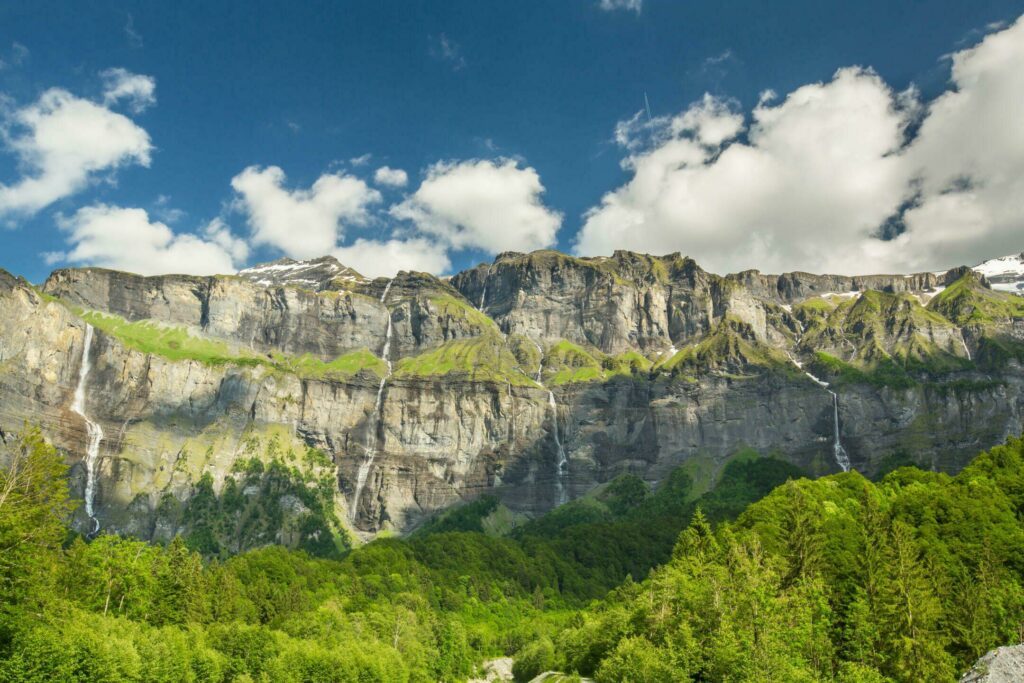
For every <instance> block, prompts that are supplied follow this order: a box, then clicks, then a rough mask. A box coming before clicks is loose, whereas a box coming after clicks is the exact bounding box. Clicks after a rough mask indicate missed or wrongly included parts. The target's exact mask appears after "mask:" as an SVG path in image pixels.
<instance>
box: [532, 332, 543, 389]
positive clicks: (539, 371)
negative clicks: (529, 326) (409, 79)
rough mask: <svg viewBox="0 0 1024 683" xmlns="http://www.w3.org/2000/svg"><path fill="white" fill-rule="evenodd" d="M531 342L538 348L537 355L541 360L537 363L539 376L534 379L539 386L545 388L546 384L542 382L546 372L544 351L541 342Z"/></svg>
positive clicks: (534, 340) (533, 340)
mask: <svg viewBox="0 0 1024 683" xmlns="http://www.w3.org/2000/svg"><path fill="white" fill-rule="evenodd" d="M530 341H532V342H533V345H534V346H536V347H537V353H538V354H539V355H540V360H539V361H537V376H536V377H535V378H534V381H536V382H537V384H539V385H541V386H544V382H542V381H541V374H542V373H543V372H544V349H542V348H541V347H540V342H538V341H537V340H536V339H531V340H530Z"/></svg>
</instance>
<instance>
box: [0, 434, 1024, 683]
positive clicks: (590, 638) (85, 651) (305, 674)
mask: <svg viewBox="0 0 1024 683" xmlns="http://www.w3.org/2000/svg"><path fill="white" fill-rule="evenodd" d="M9 451H10V454H9V457H7V458H6V465H5V467H4V468H3V469H2V470H0V681H3V682H7V681H40V682H41V681H225V682H227V681H239V682H241V681H294V682H305V681H308V682H310V683H314V682H316V683H319V682H327V681H464V680H467V679H468V678H470V677H472V676H473V675H475V674H477V673H479V666H480V664H481V662H483V661H484V660H487V659H489V658H493V657H499V656H511V657H514V658H515V664H514V673H515V675H516V678H517V680H524V681H525V680H530V679H531V678H532V677H534V676H535V675H537V674H539V673H541V672H544V671H549V670H557V671H562V672H565V673H566V674H567V675H568V676H570V677H573V676H586V677H592V678H594V679H595V680H597V681H602V682H603V681H643V682H655V681H685V680H695V681H779V680H787V681H844V682H850V683H852V682H855V681H856V682H874V681H922V680H928V681H944V680H955V679H956V678H957V677H958V676H959V674H960V673H962V672H963V671H964V670H966V669H967V668H968V667H969V666H970V665H971V664H972V663H973V662H974V660H975V659H976V658H977V657H978V656H980V655H981V654H983V653H984V652H985V651H987V650H989V649H991V648H993V647H995V646H998V645H1005V644H1012V643H1017V642H1020V641H1021V639H1022V635H1024V586H1022V580H1024V527H1022V514H1024V441H1022V440H1021V439H1013V438H1011V439H1010V440H1009V441H1008V442H1007V443H1006V444H1005V445H1002V446H998V447H996V448H993V449H992V450H990V451H988V452H985V453H981V454H979V455H978V456H977V457H976V458H975V459H974V460H973V462H972V463H971V464H970V465H969V466H968V467H967V468H965V469H964V470H963V471H962V472H960V473H959V474H957V475H956V476H950V475H947V474H941V473H935V472H926V471H923V470H919V469H915V468H911V467H898V468H896V469H894V470H893V471H891V472H888V473H887V474H885V475H884V476H882V477H881V478H879V479H878V480H877V481H869V480H868V479H866V478H864V477H863V476H861V475H860V474H858V473H856V472H849V473H843V474H838V475H833V476H828V477H824V478H821V479H817V480H811V479H807V478H805V477H803V475H802V473H801V472H800V471H799V470H798V469H796V468H795V467H793V466H792V465H788V464H786V463H784V462H782V461H780V460H777V459H774V458H771V457H759V456H758V455H757V454H753V453H746V454H743V457H736V458H734V459H732V460H731V461H730V462H729V464H728V465H726V466H725V467H724V468H723V470H722V472H721V473H720V475H719V476H718V477H717V480H716V482H715V484H714V486H713V487H712V488H711V489H710V490H708V491H705V492H703V493H699V492H698V491H697V490H696V489H695V487H694V483H693V480H692V479H691V477H690V476H689V474H687V472H686V471H684V470H683V469H678V470H676V471H675V472H673V474H672V475H671V476H670V477H668V478H667V479H666V480H665V481H664V482H662V483H661V484H660V485H659V486H658V487H657V488H656V489H655V490H653V491H652V490H650V489H649V488H648V486H647V485H646V484H645V483H644V482H643V481H641V480H640V479H637V478H635V477H631V476H621V477H619V478H617V479H615V480H613V481H612V482H610V483H609V484H607V485H606V486H604V487H601V488H600V489H599V490H597V491H596V492H594V493H593V494H592V495H588V496H586V497H584V498H581V499H579V500H576V501H573V502H571V503H568V504H566V505H563V506H561V507H559V508H556V509H555V510H553V511H552V512H550V513H548V514H547V515H544V516H543V517H540V518H537V519H534V520H530V521H525V522H524V523H521V524H518V525H514V526H513V528H511V529H506V530H505V532H504V533H502V534H497V533H495V532H494V530H493V529H492V528H491V527H490V525H489V524H488V523H487V520H489V519H492V518H493V516H494V514H495V513H496V511H497V510H498V508H499V507H500V505H499V503H498V501H497V500H496V499H493V498H486V497H485V498H481V499H478V500H477V501H474V502H472V503H469V504H466V505H464V506H462V507H459V508H455V509H454V510H451V511H449V512H448V513H445V514H443V515H440V516H438V517H437V518H435V519H433V520H431V521H430V522H429V523H427V524H426V525H424V526H423V527H422V528H421V529H419V530H418V531H417V532H416V533H414V534H412V535H410V536H407V537H404V538H382V539H378V540H376V541H373V542H371V543H368V544H365V545H362V546H358V547H354V548H349V547H348V546H347V545H346V544H344V543H341V544H339V543H305V544H303V545H301V546H300V547H299V548H298V549H291V550H289V549H286V548H283V547H280V546H273V545H270V546H265V547H259V548H254V549H250V550H246V551H244V552H238V553H230V552H225V551H224V550H223V548H222V547H221V545H220V544H217V543H213V542H212V541H211V538H212V535H211V533H210V531H209V530H210V529H211V528H216V527H217V526H218V524H219V523H220V522H222V521H223V520H220V519H219V517H221V516H231V515H236V516H237V515H238V514H239V511H238V509H237V506H234V507H233V506H232V505H227V504H223V501H218V500H217V497H216V496H214V495H213V494H212V492H206V495H207V498H208V499H209V500H207V503H206V504H204V505H203V506H202V511H192V512H189V513H188V514H204V515H206V516H207V519H206V520H205V521H204V523H203V524H197V525H195V526H194V528H196V529H197V530H198V531H197V532H196V533H194V534H192V535H190V536H186V537H181V536H178V537H176V538H174V540H173V541H171V542H170V543H168V544H166V545H159V544H149V543H145V542H142V541H138V540H132V539H129V538H122V537H119V536H115V535H105V534H102V533H101V534H100V535H98V536H97V537H95V538H92V539H87V538H83V537H82V536H80V535H77V534H75V533H74V532H73V531H71V530H70V527H69V526H68V521H69V518H70V515H71V513H72V512H73V511H74V509H75V508H76V507H77V506H78V505H79V504H80V502H79V501H77V500H74V499H72V498H71V497H70V496H69V492H68V486H67V467H66V465H65V464H64V463H63V461H62V459H61V457H60V456H59V454H58V453H57V451H56V450H55V449H54V448H53V447H52V446H50V445H49V444H48V443H47V442H46V441H45V439H44V438H43V437H42V435H41V433H40V431H39V430H38V429H34V428H30V427H26V428H25V429H24V431H23V432H22V433H21V434H20V435H18V436H17V438H16V439H15V440H14V441H13V443H12V445H11V447H10V448H9ZM339 548H340V550H339Z"/></svg>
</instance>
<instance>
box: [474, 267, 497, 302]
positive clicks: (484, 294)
mask: <svg viewBox="0 0 1024 683" xmlns="http://www.w3.org/2000/svg"><path fill="white" fill-rule="evenodd" d="M492 270H494V264H493V263H492V264H491V266H490V268H488V269H487V274H486V275H484V291H483V292H481V293H480V305H479V306H477V308H478V309H480V310H481V311H482V310H484V304H485V303H487V278H489V277H490V276H491V271H492Z"/></svg>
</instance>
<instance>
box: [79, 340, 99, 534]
mask: <svg viewBox="0 0 1024 683" xmlns="http://www.w3.org/2000/svg"><path fill="white" fill-rule="evenodd" d="M92 335H93V327H92V325H89V324H86V326H85V341H84V342H83V344H82V362H81V364H80V365H79V368H78V386H77V387H75V397H74V400H73V401H72V402H71V410H72V411H73V412H75V413H78V414H79V415H81V416H82V419H83V420H85V428H86V434H87V439H86V445H85V514H86V515H87V516H88V517H89V519H91V520H92V523H93V528H92V530H91V531H90V532H89V533H90V534H95V533H96V532H97V531H99V530H100V522H99V520H98V519H96V509H95V507H96V461H97V460H98V459H99V454H100V442H101V441H103V429H102V428H101V427H100V426H99V424H98V423H96V422H93V421H92V420H91V419H89V416H88V415H86V414H85V384H86V382H87V381H88V379H89V371H90V370H92V365H91V364H90V362H89V351H90V350H91V349H92Z"/></svg>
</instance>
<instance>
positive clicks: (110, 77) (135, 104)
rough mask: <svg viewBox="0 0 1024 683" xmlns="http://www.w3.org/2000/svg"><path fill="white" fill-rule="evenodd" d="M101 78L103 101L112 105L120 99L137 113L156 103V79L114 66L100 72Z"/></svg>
mask: <svg viewBox="0 0 1024 683" xmlns="http://www.w3.org/2000/svg"><path fill="white" fill-rule="evenodd" d="M100 76H101V77H102V78H103V103H104V104H106V105H112V104H115V103H117V102H120V101H121V100H124V101H126V102H127V103H128V107H129V108H130V109H131V110H132V112H134V113H136V114H138V113H139V112H142V111H143V110H145V109H146V108H148V107H150V106H152V105H154V104H156V95H155V94H154V93H155V92H156V79H154V78H153V77H152V76H143V75H141V74H133V73H132V72H130V71H128V70H126V69H121V68H116V69H107V70H106V71H104V72H103V73H101V74H100Z"/></svg>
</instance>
